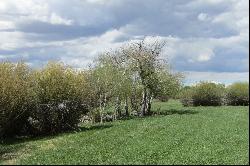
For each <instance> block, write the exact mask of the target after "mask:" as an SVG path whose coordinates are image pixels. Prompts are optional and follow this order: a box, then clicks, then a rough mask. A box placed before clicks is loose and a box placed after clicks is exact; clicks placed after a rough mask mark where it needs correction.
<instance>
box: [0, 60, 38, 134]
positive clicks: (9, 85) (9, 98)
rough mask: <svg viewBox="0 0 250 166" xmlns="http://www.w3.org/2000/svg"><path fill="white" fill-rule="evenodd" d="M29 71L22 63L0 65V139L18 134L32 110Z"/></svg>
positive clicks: (32, 92) (32, 100) (32, 97)
mask: <svg viewBox="0 0 250 166" xmlns="http://www.w3.org/2000/svg"><path fill="white" fill-rule="evenodd" d="M32 83H33V82H32V79H31V77H30V69H29V68H28V67H27V66H26V65H25V64H24V63H21V62H20V63H18V64H13V63H9V62H3V63H0V89H1V90H0V137H2V136H11V135H14V134H16V133H20V131H21V130H22V129H23V127H24V126H25V124H26V123H27V117H28V116H29V111H30V110H32V109H33V108H34V102H35V101H34V100H35V97H34V91H33V88H32Z"/></svg>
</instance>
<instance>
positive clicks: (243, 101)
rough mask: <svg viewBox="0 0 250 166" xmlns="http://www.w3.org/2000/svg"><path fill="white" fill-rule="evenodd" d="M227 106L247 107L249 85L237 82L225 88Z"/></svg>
mask: <svg viewBox="0 0 250 166" xmlns="http://www.w3.org/2000/svg"><path fill="white" fill-rule="evenodd" d="M226 97H227V103H228V104H229V105H249V83H247V82H237V83H234V84H232V85H230V86H228V87H227V95H226Z"/></svg>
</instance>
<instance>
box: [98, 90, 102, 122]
mask: <svg viewBox="0 0 250 166" xmlns="http://www.w3.org/2000/svg"><path fill="white" fill-rule="evenodd" d="M99 98H100V101H99V102H100V103H99V107H100V118H101V123H102V94H100V96H99Z"/></svg>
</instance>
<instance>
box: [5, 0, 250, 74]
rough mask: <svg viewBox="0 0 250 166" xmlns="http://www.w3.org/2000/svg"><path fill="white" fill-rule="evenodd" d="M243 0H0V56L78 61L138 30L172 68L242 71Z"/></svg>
mask: <svg viewBox="0 0 250 166" xmlns="http://www.w3.org/2000/svg"><path fill="white" fill-rule="evenodd" d="M248 6H249V2H248V1H245V0H238V1H235V0H191V1H186V0H167V1H166V0H137V1H134V0H71V1H66V0H65V1H62V0H39V1H38V0H20V1H16V0H8V1H1V0H0V36H1V38H0V60H7V59H8V60H11V61H18V60H20V59H23V60H25V61H27V62H28V63H29V64H30V65H31V66H32V67H40V66H42V65H43V64H45V63H46V62H47V61H48V60H60V61H63V62H66V63H68V64H70V65H73V66H74V67H77V68H80V67H85V66H86V64H88V63H89V62H91V60H93V58H94V57H95V56H96V55H97V54H98V53H99V52H101V51H104V50H107V49H110V48H115V47H118V46H120V45H122V44H123V43H125V42H127V41H129V40H132V39H135V38H137V37H140V36H148V35H154V36H160V37H162V38H165V39H167V41H168V44H167V48H166V52H165V53H166V54H167V55H169V56H170V57H171V58H170V59H171V62H172V64H173V66H174V68H175V69H177V70H179V71H193V72H197V71H199V72H218V73H220V72H228V73H230V72H248V70H249V65H248V63H247V62H248V61H249V51H248V49H249V39H248V38H249V21H248V20H249V7H248Z"/></svg>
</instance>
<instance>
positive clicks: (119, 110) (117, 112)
mask: <svg viewBox="0 0 250 166" xmlns="http://www.w3.org/2000/svg"><path fill="white" fill-rule="evenodd" d="M120 114H121V101H120V98H119V96H117V97H116V108H115V117H114V120H116V119H117V115H118V117H119V116H120Z"/></svg>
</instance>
